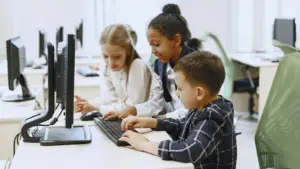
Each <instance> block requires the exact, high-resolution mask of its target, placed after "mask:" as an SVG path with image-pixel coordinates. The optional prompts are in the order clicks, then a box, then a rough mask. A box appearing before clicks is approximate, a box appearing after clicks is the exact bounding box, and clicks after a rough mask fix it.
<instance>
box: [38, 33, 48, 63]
mask: <svg viewBox="0 0 300 169" xmlns="http://www.w3.org/2000/svg"><path fill="white" fill-rule="evenodd" d="M46 43H47V42H46V34H45V32H43V31H39V58H42V57H44V58H45V61H46V62H45V65H46V64H47V56H46V53H45V52H46V51H45V49H46Z"/></svg>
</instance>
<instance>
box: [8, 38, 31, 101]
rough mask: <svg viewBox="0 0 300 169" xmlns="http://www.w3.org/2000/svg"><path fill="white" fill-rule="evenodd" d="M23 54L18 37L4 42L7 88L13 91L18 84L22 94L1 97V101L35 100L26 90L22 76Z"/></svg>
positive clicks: (25, 81) (26, 84)
mask: <svg viewBox="0 0 300 169" xmlns="http://www.w3.org/2000/svg"><path fill="white" fill-rule="evenodd" d="M25 52H26V50H25V46H24V45H23V43H22V41H21V39H20V37H16V38H12V39H9V40H7V41H6V54H7V75H8V88H9V90H15V88H16V86H17V85H18V84H20V85H21V89H22V94H21V95H10V96H6V97H2V100H3V101H8V102H20V101H28V100H33V99H35V97H34V96H33V95H32V94H31V92H30V90H29V88H28V83H27V80H26V77H25V75H24V74H23V73H24V69H25V67H26V54H25Z"/></svg>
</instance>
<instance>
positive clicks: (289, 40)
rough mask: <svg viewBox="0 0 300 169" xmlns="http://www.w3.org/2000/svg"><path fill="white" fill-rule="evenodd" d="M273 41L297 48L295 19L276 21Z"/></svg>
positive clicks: (277, 19)
mask: <svg viewBox="0 0 300 169" xmlns="http://www.w3.org/2000/svg"><path fill="white" fill-rule="evenodd" d="M273 39H275V40H277V41H279V42H281V43H284V44H288V45H291V46H294V47H295V43H296V21H295V19H279V18H276V19H275V21H274V29H273Z"/></svg>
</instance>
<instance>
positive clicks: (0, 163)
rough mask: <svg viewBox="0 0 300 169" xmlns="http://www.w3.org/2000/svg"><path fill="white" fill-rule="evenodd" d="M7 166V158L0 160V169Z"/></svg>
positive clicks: (4, 168)
mask: <svg viewBox="0 0 300 169" xmlns="http://www.w3.org/2000/svg"><path fill="white" fill-rule="evenodd" d="M8 166H9V161H7V160H0V169H7V168H8Z"/></svg>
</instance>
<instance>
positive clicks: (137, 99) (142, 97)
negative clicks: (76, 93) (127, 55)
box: [99, 59, 164, 116]
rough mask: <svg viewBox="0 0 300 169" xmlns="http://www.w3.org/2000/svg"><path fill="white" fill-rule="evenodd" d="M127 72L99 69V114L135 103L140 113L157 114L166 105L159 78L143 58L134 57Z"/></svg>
mask: <svg viewBox="0 0 300 169" xmlns="http://www.w3.org/2000/svg"><path fill="white" fill-rule="evenodd" d="M128 75H129V76H128V83H127V84H126V79H127V74H126V72H124V71H123V70H121V71H118V72H111V71H106V70H105V66H104V67H103V66H102V67H101V69H100V80H101V85H100V92H101V93H100V98H101V101H100V106H99V107H100V113H101V114H103V115H104V114H107V113H108V112H111V111H113V112H118V111H120V110H122V109H124V108H126V106H127V105H132V106H135V107H136V109H137V116H152V115H157V114H158V113H159V112H160V111H161V110H162V109H163V105H164V99H163V89H162V84H161V81H160V79H159V77H158V76H157V75H156V74H155V73H154V72H153V71H152V70H151V69H150V68H149V67H148V66H147V65H146V64H145V63H144V62H143V61H142V60H141V59H135V60H134V61H133V62H132V64H131V66H130V69H129V73H128Z"/></svg>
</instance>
